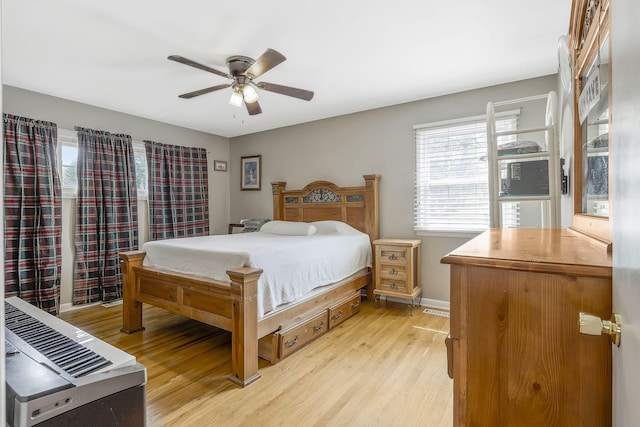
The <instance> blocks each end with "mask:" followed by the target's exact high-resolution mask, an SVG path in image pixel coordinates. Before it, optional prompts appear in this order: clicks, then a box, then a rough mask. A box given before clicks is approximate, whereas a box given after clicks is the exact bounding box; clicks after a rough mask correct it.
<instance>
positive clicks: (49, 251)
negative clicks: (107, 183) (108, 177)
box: [3, 114, 62, 314]
mask: <svg viewBox="0 0 640 427" xmlns="http://www.w3.org/2000/svg"><path fill="white" fill-rule="evenodd" d="M3 118H4V144H5V145H4V221H5V223H4V242H5V243H4V244H5V252H4V272H5V296H7V297H9V296H18V297H20V298H22V299H23V300H25V301H28V302H30V303H31V304H34V305H36V306H38V307H40V308H41V309H43V310H45V311H47V312H50V313H52V314H57V313H58V309H59V306H60V274H61V265H62V252H61V244H60V240H61V237H62V199H61V195H62V189H61V186H60V177H59V175H58V169H57V166H56V145H57V140H58V130H57V127H56V124H55V123H50V122H42V121H37V120H33V119H28V118H25V117H17V116H13V115H10V114H4V115H3Z"/></svg>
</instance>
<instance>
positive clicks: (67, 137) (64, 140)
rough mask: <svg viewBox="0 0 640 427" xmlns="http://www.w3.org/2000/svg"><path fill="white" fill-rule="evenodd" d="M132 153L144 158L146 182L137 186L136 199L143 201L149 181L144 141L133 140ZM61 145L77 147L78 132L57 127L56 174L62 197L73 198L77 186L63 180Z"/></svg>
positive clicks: (76, 194) (146, 194)
mask: <svg viewBox="0 0 640 427" xmlns="http://www.w3.org/2000/svg"><path fill="white" fill-rule="evenodd" d="M132 145H133V153H134V156H136V157H138V156H139V157H140V158H142V159H143V160H144V164H145V169H146V170H145V181H146V182H147V185H146V188H145V189H140V188H137V194H138V200H139V201H144V200H148V197H149V192H148V183H149V176H148V173H149V169H148V167H147V155H146V151H145V146H144V142H142V141H137V140H133V141H132ZM63 146H67V147H75V148H76V150H77V149H78V133H77V132H76V131H75V130H69V129H64V128H58V147H57V150H56V155H57V161H58V174H59V175H60V185H61V187H62V198H63V199H75V198H77V196H78V186H77V184H76V185H68V184H65V182H64V168H65V165H63V163H62V149H63ZM137 173H138V168H136V175H137Z"/></svg>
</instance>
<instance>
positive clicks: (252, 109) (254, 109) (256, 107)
mask: <svg viewBox="0 0 640 427" xmlns="http://www.w3.org/2000/svg"><path fill="white" fill-rule="evenodd" d="M244 105H246V106H247V111H248V112H249V115H250V116H255V115H256V114H260V113H262V108H260V104H258V102H257V101H256V102H252V103H248V102H245V103H244Z"/></svg>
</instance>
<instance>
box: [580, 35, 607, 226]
mask: <svg viewBox="0 0 640 427" xmlns="http://www.w3.org/2000/svg"><path fill="white" fill-rule="evenodd" d="M580 86H581V87H582V88H583V89H582V93H581V94H580V102H579V104H580V105H579V109H580V121H581V127H582V132H581V134H582V141H581V148H582V150H581V151H582V156H581V157H582V213H585V214H588V215H595V216H603V217H608V216H609V86H610V85H609V43H608V39H607V40H606V41H605V42H604V43H603V44H602V45H601V46H600V50H599V52H598V54H597V55H596V57H595V58H594V60H593V61H592V63H591V64H590V66H589V67H588V68H587V71H586V73H585V74H584V75H583V76H582V77H581V85H580Z"/></svg>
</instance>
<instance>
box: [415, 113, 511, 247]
mask: <svg viewBox="0 0 640 427" xmlns="http://www.w3.org/2000/svg"><path fill="white" fill-rule="evenodd" d="M496 118H497V119H500V120H503V121H504V120H511V121H512V123H511V125H512V126H515V128H516V129H517V128H518V126H519V119H520V109H516V110H509V111H503V112H500V113H497V114H496ZM481 123H486V115H478V116H470V117H462V118H456V119H451V120H444V121H438V122H432V123H425V124H419V125H414V126H413V130H414V148H415V150H414V155H415V158H414V178H415V181H414V209H413V215H414V218H413V227H414V232H415V233H416V234H417V235H418V236H433V237H458V238H467V237H468V238H472V237H475V236H477V235H478V234H480V233H482V232H483V231H485V230H486V229H488V228H489V222H488V221H487V225H486V228H484V229H464V228H460V229H454V228H447V227H444V228H437V227H435V226H433V227H432V228H429V225H428V223H427V222H426V221H424V223H422V224H419V223H418V221H419V219H420V218H423V217H424V216H427V217H428V208H427V209H423V208H422V206H424V205H425V204H428V203H429V202H428V196H424V198H422V199H421V198H420V197H421V196H420V194H422V192H421V190H423V188H424V187H427V186H428V182H429V181H428V178H427V181H422V178H421V176H423V175H424V173H425V172H424V170H428V167H429V166H428V165H427V163H428V159H427V157H428V155H427V154H424V153H422V151H421V150H424V148H422V147H420V146H419V144H421V143H422V142H420V141H419V140H420V138H422V137H423V136H421V135H419V134H420V132H429V131H430V130H431V131H434V130H446V129H450V130H452V131H453V132H454V133H455V131H456V128H458V131H459V128H461V127H463V126H466V125H476V126H477V125H479V124H481ZM474 133H475V134H477V132H475V131H472V130H470V131H469V135H471V134H474ZM482 133H483V134H484V141H485V143H486V144H487V145H488V143H487V142H486V135H487V132H486V126H485V128H484V129H483V130H482ZM477 140H478V141H480V138H477ZM424 143H426V141H425V142H424ZM487 148H488V147H485V148H484V150H481V151H484V152H485V153H486V151H487ZM477 149H478V147H476V150H477ZM420 161H422V163H419V162H420ZM419 169H421V170H419ZM452 173H453V172H452ZM486 183H487V193H486V198H487V208H486V209H487V213H486V215H487V216H488V215H489V203H490V199H489V174H488V172H487V174H486ZM425 212H426V215H425ZM427 219H428V218H427ZM449 227H450V225H449Z"/></svg>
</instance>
